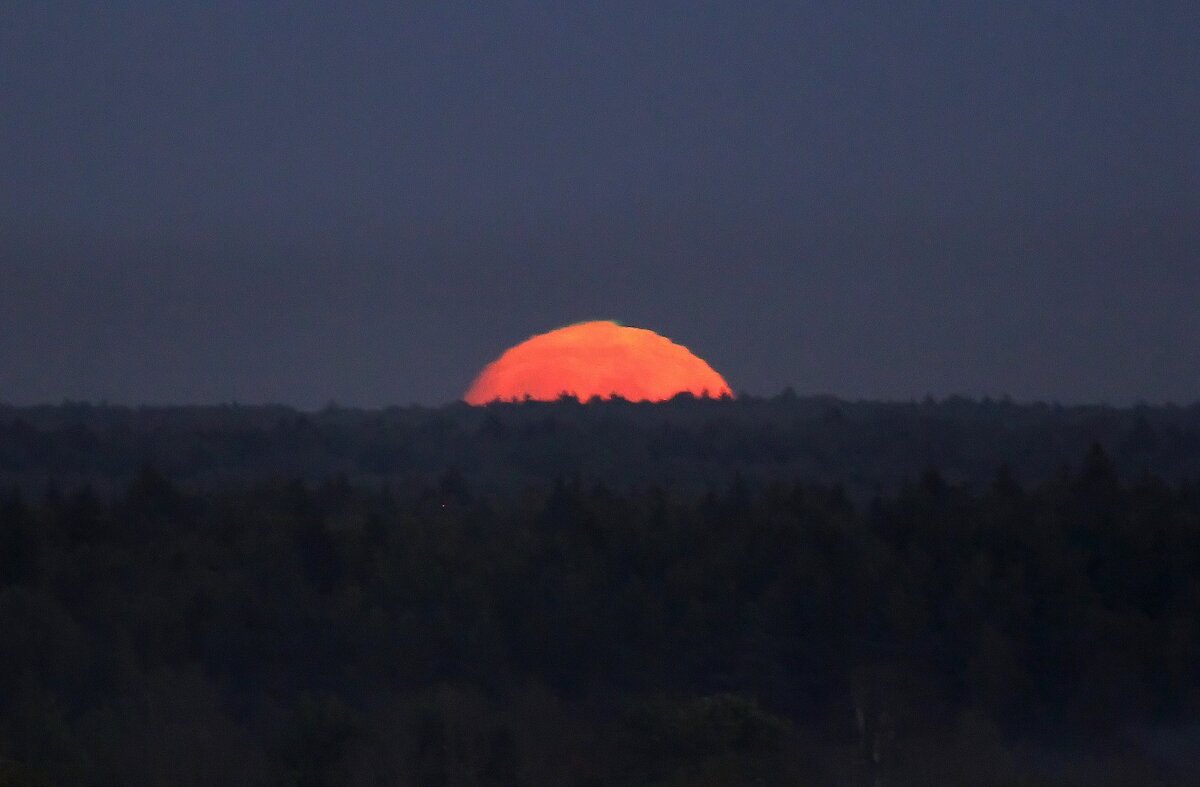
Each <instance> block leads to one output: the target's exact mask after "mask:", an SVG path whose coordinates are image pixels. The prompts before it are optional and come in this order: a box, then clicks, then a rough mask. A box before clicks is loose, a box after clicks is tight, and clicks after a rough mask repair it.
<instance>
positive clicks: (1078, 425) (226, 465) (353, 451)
mask: <svg viewBox="0 0 1200 787" xmlns="http://www.w3.org/2000/svg"><path fill="white" fill-rule="evenodd" d="M1093 443H1099V444H1100V445H1101V446H1102V447H1103V449H1104V451H1105V452H1106V454H1107V455H1108V456H1109V457H1110V458H1111V460H1112V461H1113V463H1114V464H1115V466H1116V468H1117V470H1118V471H1119V472H1120V473H1121V474H1122V476H1124V477H1128V478H1137V477H1139V476H1143V475H1155V476H1158V477H1160V478H1162V479H1164V480H1166V481H1169V482H1170V481H1181V480H1186V479H1193V478H1198V477H1200V404H1193V405H1190V406H1173V405H1168V406H1145V405H1143V406H1135V407H1128V408H1114V407H1107V406H1062V405H1056V404H1041V403H1039V404H1017V403H1013V402H1011V401H1008V400H991V399H983V400H971V399H966V398H961V397H952V398H949V399H944V400H940V401H935V400H933V399H926V400H924V401H920V402H894V403H893V402H863V401H844V400H840V399H836V398H833V397H800V396H796V395H795V394H794V393H792V392H791V391H790V390H787V391H785V392H784V393H782V394H780V395H779V396H775V397H771V398H756V397H751V396H745V395H743V396H740V397H739V398H738V399H736V400H732V401H731V400H705V399H696V398H693V397H692V396H690V395H681V396H679V397H677V398H676V399H674V400H672V401H669V402H664V403H660V404H650V403H631V402H626V401H622V400H615V401H603V402H592V403H589V404H587V405H586V406H585V405H581V404H580V403H578V402H576V401H575V400H574V399H564V400H562V401H559V402H552V403H538V402H525V403H507V404H504V403H497V404H493V405H489V406H487V407H471V406H468V405H466V404H463V403H457V404H451V405H447V406H444V407H436V408H429V407H419V406H412V407H392V408H387V409H382V410H359V409H348V408H341V407H337V406H334V405H331V406H329V407H327V408H325V409H324V410H321V411H319V412H301V411H297V410H294V409H292V408H289V407H283V406H239V405H224V406H208V407H139V408H130V407H119V406H109V405H91V404H81V403H65V404H62V405H56V406H38V407H14V406H5V405H0V487H4V486H14V485H15V486H20V487H22V488H23V489H26V490H27V491H30V492H40V491H41V490H43V489H44V488H45V487H46V486H47V485H51V486H53V485H61V486H64V487H71V486H74V485H77V484H80V483H86V484H88V485H90V486H91V487H92V488H93V490H94V491H96V492H97V493H100V494H107V493H111V492H114V491H116V490H119V489H121V488H122V487H123V486H124V485H125V484H126V483H128V482H129V481H130V480H131V479H133V478H134V477H135V476H136V474H137V473H138V471H139V470H140V469H141V468H142V467H143V466H145V465H147V464H149V465H151V466H153V467H155V468H157V469H158V470H159V471H161V472H163V473H165V474H166V475H168V476H170V477H171V478H172V479H173V480H174V481H175V482H176V483H179V484H181V485H183V486H184V487H185V488H188V489H195V490H202V489H223V488H236V487H239V486H242V485H244V484H245V483H247V482H252V481H267V480H272V479H283V478H301V479H307V480H310V481H315V480H320V479H325V478H329V477H332V476H344V477H345V478H346V479H348V480H349V481H351V482H353V483H366V484H370V483H385V484H399V485H405V484H407V485H420V484H422V483H427V482H429V481H430V480H431V479H434V478H437V477H440V476H441V475H442V474H443V473H445V472H447V471H448V470H453V472H454V473H456V474H458V475H460V476H461V477H462V478H464V479H465V481H466V482H467V483H468V484H470V486H471V488H472V489H475V490H476V491H479V492H484V493H495V492H501V491H505V490H513V489H519V488H521V487H523V486H529V485H540V484H544V483H546V482H549V481H553V480H554V479H556V478H565V479H571V480H578V481H580V482H582V483H585V484H588V483H597V482H603V483H604V484H606V485H609V486H610V487H613V488H616V489H633V488H644V487H647V486H652V485H660V486H664V487H673V488H686V489H688V490H690V491H703V490H704V489H706V488H709V487H712V486H714V485H716V486H720V485H721V484H724V483H726V482H727V481H728V480H729V479H730V478H732V477H733V476H734V475H738V476H739V477H741V478H742V479H743V480H744V481H745V482H746V483H750V484H760V483H765V482H768V481H771V480H780V479H782V480H795V479H800V480H805V481H809V482H820V483H836V484H840V485H842V487H843V488H844V489H845V490H846V492H847V494H848V495H849V496H850V497H851V499H853V500H855V501H859V502H865V501H867V500H869V499H870V498H871V497H873V496H875V495H886V494H888V493H890V492H892V491H894V490H895V489H897V488H898V487H899V486H900V485H901V484H902V483H904V482H905V481H908V480H913V479H915V478H917V477H919V476H920V475H921V474H922V473H923V472H924V471H925V470H927V469H929V468H931V467H934V468H937V469H938V471H939V472H940V473H941V474H942V476H943V477H944V478H946V479H947V481H948V482H950V483H954V484H963V485H965V486H967V487H968V488H973V489H982V488H984V487H985V486H986V485H987V484H988V483H989V482H990V480H991V479H992V477H993V475H994V474H995V472H996V470H997V469H998V468H999V467H1000V466H1005V467H1006V468H1007V470H1008V472H1009V473H1010V474H1011V475H1012V477H1013V478H1014V479H1015V480H1017V481H1018V482H1020V483H1024V484H1033V483H1037V482H1040V481H1042V480H1044V479H1046V478H1047V477H1049V476H1050V475H1052V474H1054V473H1058V472H1061V471H1063V470H1064V469H1066V470H1067V471H1069V470H1070V468H1071V467H1072V466H1077V465H1078V463H1079V458H1080V457H1081V456H1083V455H1084V453H1085V452H1086V451H1087V449H1088V448H1089V446H1091V445H1092V444H1093Z"/></svg>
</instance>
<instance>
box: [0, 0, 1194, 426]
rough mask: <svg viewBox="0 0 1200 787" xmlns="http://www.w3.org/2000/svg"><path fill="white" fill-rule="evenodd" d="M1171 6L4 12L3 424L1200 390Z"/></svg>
mask: <svg viewBox="0 0 1200 787" xmlns="http://www.w3.org/2000/svg"><path fill="white" fill-rule="evenodd" d="M1198 41H1200V3H1197V2H1195V0H1186V1H1179V2H1176V1H1174V0H1156V2H1120V3H1118V2H1109V1H1107V0H1086V2H1084V1H1082V0H1061V1H1060V2H1005V3H1000V2H993V1H991V0H988V1H987V2H983V1H978V0H960V1H959V2H920V1H913V2H870V3H866V2H844V1H840V2H808V3H805V2H796V0H791V2H758V3H755V2H749V3H747V2H729V3H714V2H697V1H696V0H692V1H691V2H654V3H649V2H636V3H609V2H565V1H563V0H558V1H557V2H520V3H499V2H497V3H477V2H471V3H454V2H437V3H432V2H431V3H397V2H378V3H367V2H359V3H332V2H331V3H280V2H265V1H259V2H253V3H250V2H243V0H236V1H233V0H216V1H214V2H206V3H195V2H175V1H172V0H156V1H155V2H144V3H143V2H129V1H128V0H126V1H120V0H113V2H107V3H94V2H87V3H62V2H50V1H48V0H38V2H26V1H25V0H7V2H5V3H4V4H2V5H0V400H7V401H10V402H33V401H52V402H54V401H59V400H61V399H63V398H72V399H92V400H95V399H100V398H107V399H109V400H111V401H119V402H129V403H136V402H213V401H231V400H237V401H241V402H261V401H282V402H287V403H293V404H297V405H301V406H315V405H320V404H323V403H324V402H326V401H328V400H337V401H339V402H342V403H345V404H358V405H380V404H386V403H393V402H394V403H407V402H410V401H420V402H428V403H437V402H442V401H447V400H450V399H453V398H456V397H457V396H459V395H460V394H461V393H462V391H463V389H464V388H465V386H466V385H467V383H468V382H469V381H470V379H471V377H472V376H473V375H474V373H475V371H476V370H477V369H478V367H480V366H481V365H482V364H483V363H485V362H486V361H487V360H489V359H490V358H491V357H493V356H494V355H496V354H497V353H498V352H499V351H500V350H502V349H503V348H504V347H505V346H506V345H508V344H511V343H514V342H516V341H519V340H521V339H523V338H525V337H526V336H528V335H529V334H531V333H534V332H538V331H541V330H545V329H548V328H551V327H554V326H557V325H560V324H564V323H568V322H573V321H577V320H580V319H587V318H596V317H612V318H617V319H620V320H622V321H624V322H627V323H630V324H634V325H640V326H644V327H649V328H653V329H655V330H658V331H659V332H661V333H664V334H666V335H668V336H670V337H672V338H674V339H676V340H678V341H681V342H683V343H685V344H687V345H689V346H690V347H692V348H693V349H694V350H696V351H697V352H698V353H699V354H701V355H703V356H704V357H705V358H707V359H708V360H709V361H710V362H711V363H712V364H713V365H714V366H715V367H716V368H717V369H718V370H720V371H722V372H723V373H725V374H726V376H727V377H728V378H729V380H730V382H731V383H732V385H733V386H734V387H735V388H736V389H739V390H748V391H751V392H755V393H762V394H769V393H774V392H776V391H778V390H779V389H780V388H782V387H783V386H785V385H788V384H790V385H793V386H795V388H796V389H797V390H798V391H800V392H805V393H807V392H829V393H835V394H839V395H844V396H850V397H879V398H910V397H920V396H923V395H924V394H926V393H932V394H934V395H935V396H941V395H946V394H951V393H966V394H972V395H980V394H985V393H986V394H991V395H998V394H1004V393H1008V394H1010V395H1012V396H1014V397H1016V398H1020V399H1059V400H1063V401H1097V400H1107V401H1112V402H1128V401H1132V400H1135V399H1139V398H1141V399H1146V400H1149V401H1163V400H1175V401H1192V400H1196V399H1200V252H1198V250H1200V44H1198V43H1197V42H1198Z"/></svg>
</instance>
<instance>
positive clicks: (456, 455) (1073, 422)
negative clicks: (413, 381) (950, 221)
mask: <svg viewBox="0 0 1200 787" xmlns="http://www.w3.org/2000/svg"><path fill="white" fill-rule="evenodd" d="M1197 783H1200V406H1192V407H1145V406H1143V407H1135V408H1127V409H1114V408H1105V407H1073V408H1072V407H1059V406H1055V405H1017V404H1013V403H1011V402H1007V401H1001V402H994V401H983V402H976V401H969V400H965V399H952V400H946V401H942V402H934V401H926V402H920V403H908V404H886V403H863V402H843V401H838V400H834V399H829V398H799V397H795V396H792V395H790V394H785V395H781V396H779V397H775V398H772V399H750V398H743V399H739V400H737V401H709V400H693V399H690V398H687V397H682V398H679V399H677V400H674V401H672V402H669V403H665V404H661V405H647V404H631V403H628V402H605V403H599V404H589V405H581V404H579V403H576V402H574V401H562V402H558V403H552V404H538V403H524V404H505V405H493V406H489V407H486V408H471V407H466V406H463V405H451V406H448V407H444V408H416V407H414V408H392V409H388V410H378V411H360V410H350V409H343V408H336V407H330V408H327V409H326V410H324V411H321V412H319V413H299V412H296V411H293V410H290V409H288V408H283V407H236V406H228V407H210V408H137V409H130V408H119V407H107V406H92V405H80V404H64V405H61V406H54V407H36V408H17V407H5V406H0V786H2V787H10V786H11V785H58V786H59V787H68V786H72V785H147V786H149V785H156V786H157V785H163V786H164V787H165V786H166V785H171V786H172V787H188V786H189V785H214V784H249V785H259V784H261V785H430V786H432V787H438V785H442V786H444V787H459V786H463V785H510V786H511V785H529V786H530V787H542V785H564V787H572V786H575V785H578V786H579V787H584V786H585V785H587V786H589V787H591V786H593V785H594V786H596V787H600V786H601V785H615V786H626V785H628V786H629V787H632V786H633V785H660V786H665V785H689V786H692V785H700V786H703V785H996V786H997V787H999V786H1000V785H1014V786H1015V785H1057V784H1075V785H1152V784H1168V785H1170V784H1178V785H1194V784H1197Z"/></svg>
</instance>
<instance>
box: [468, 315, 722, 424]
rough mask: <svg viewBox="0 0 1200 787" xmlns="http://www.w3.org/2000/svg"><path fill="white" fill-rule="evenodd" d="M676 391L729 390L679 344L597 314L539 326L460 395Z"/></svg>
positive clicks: (549, 396) (653, 397)
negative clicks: (546, 328) (548, 328)
mask: <svg viewBox="0 0 1200 787" xmlns="http://www.w3.org/2000/svg"><path fill="white" fill-rule="evenodd" d="M683 392H690V393H692V394H695V395H696V396H705V395H707V396H713V397H719V396H722V395H728V396H732V395H733V392H732V391H731V390H730V389H729V384H728V383H726V382H725V379H724V378H723V377H721V375H719V374H717V372H715V371H714V370H713V368H712V367H711V366H709V365H708V364H707V363H705V362H704V361H703V360H701V359H700V358H698V357H697V356H696V355H694V354H693V353H692V352H691V351H690V350H689V349H688V348H686V347H684V346H683V345H679V344H676V343H675V342H673V341H671V340H670V339H667V338H666V337H664V336H659V335H658V334H657V333H655V332H654V331H648V330H646V329H644V328H630V327H627V326H624V325H619V324H617V323H615V322H610V321H606V320H602V321H596V322H582V323H578V324H576V325H568V326H567V327H566V328H559V329H558V330H554V331H550V332H549V333H542V334H538V335H537V336H534V337H532V338H530V339H526V340H525V341H523V342H521V343H520V344H518V345H516V346H515V347H512V348H510V349H508V350H507V351H505V353H504V354H503V355H501V356H500V357H499V358H497V359H496V360H495V361H493V362H492V363H490V364H488V365H487V366H486V367H484V369H483V371H482V372H480V373H479V376H478V377H477V378H475V382H474V383H472V384H471V387H470V388H469V389H468V390H467V392H466V394H465V395H464V396H463V399H465V400H466V401H467V402H468V403H470V404H487V403H488V402H493V401H495V400H497V399H501V400H513V399H524V398H525V397H529V398H530V399H536V400H539V401H551V400H554V399H557V398H558V397H559V396H561V395H562V394H564V393H567V394H571V395H573V396H575V397H576V398H577V399H579V400H580V401H586V400H588V399H590V398H592V397H593V396H599V397H601V398H608V397H610V396H613V395H614V394H615V395H617V396H620V397H623V398H625V399H629V400H630V401H651V402H659V401H663V400H664V399H670V398H671V397H672V396H675V395H676V394H679V393H683Z"/></svg>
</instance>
